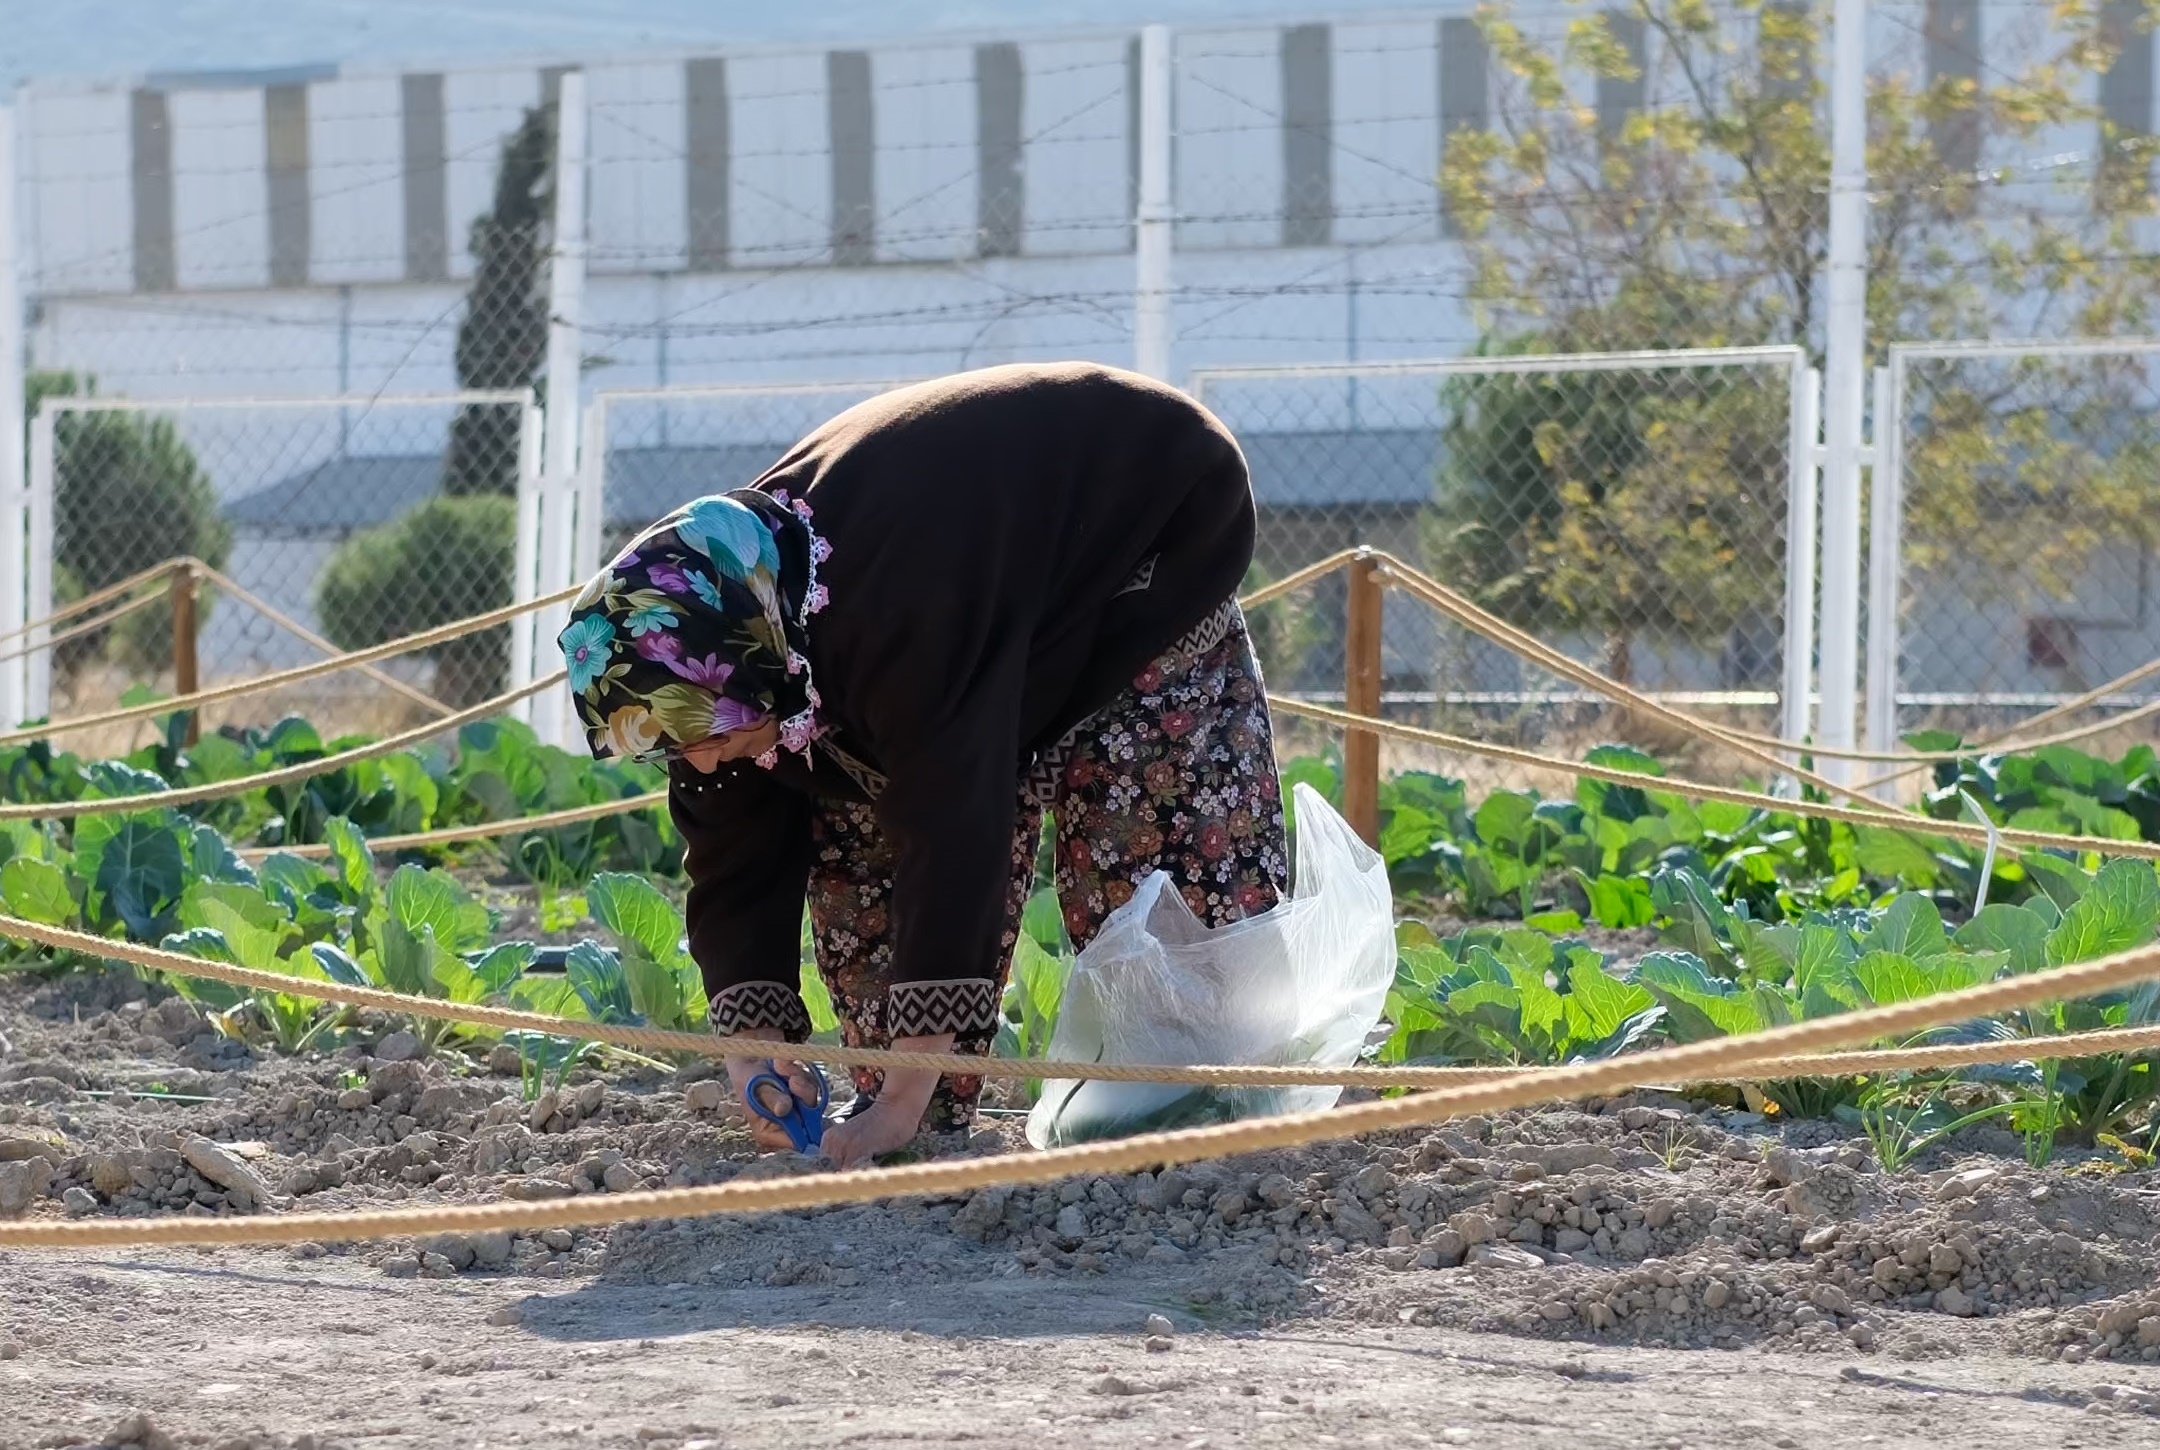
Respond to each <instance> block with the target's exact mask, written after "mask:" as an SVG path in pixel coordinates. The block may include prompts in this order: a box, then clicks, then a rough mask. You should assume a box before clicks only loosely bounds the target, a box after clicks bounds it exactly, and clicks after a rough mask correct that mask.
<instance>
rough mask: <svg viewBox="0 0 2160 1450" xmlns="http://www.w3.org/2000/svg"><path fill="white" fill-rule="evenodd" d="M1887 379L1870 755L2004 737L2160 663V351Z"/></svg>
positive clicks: (1984, 360)
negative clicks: (1990, 733) (1930, 734)
mask: <svg viewBox="0 0 2160 1450" xmlns="http://www.w3.org/2000/svg"><path fill="white" fill-rule="evenodd" d="M1889 374H1890V375H1889V387H1888V389H1887V392H1886V394H1885V396H1886V399H1887V403H1886V406H1885V408H1884V412H1885V414H1886V417H1885V419H1884V423H1883V424H1882V425H1880V426H1879V427H1878V432H1877V437H1878V439H1880V440H1882V443H1883V456H1882V462H1881V467H1880V469H1879V470H1878V475H1877V476H1878V477H1879V478H1880V479H1882V480H1883V481H1884V482H1885V483H1887V484H1889V485H1890V487H1891V488H1892V489H1893V492H1892V493H1890V494H1889V495H1888V496H1887V497H1885V498H1881V499H1878V500H1876V501H1875V503H1876V507H1874V508H1872V509H1871V516H1872V518H1873V527H1872V528H1871V530H1870V540H1869V548H1870V550H1871V553H1872V555H1873V556H1874V557H1875V558H1877V559H1878V560H1880V559H1888V560H1891V561H1894V566H1893V567H1891V568H1890V569H1889V570H1888V571H1887V573H1885V574H1883V575H1880V576H1878V577H1879V578H1880V579H1881V580H1882V581H1883V582H1882V584H1880V585H1878V590H1877V597H1876V598H1875V600H1874V607H1873V608H1871V610H1870V620H1869V635H1868V653H1869V659H1870V670H1869V681H1870V684H1871V686H1872V687H1873V688H1874V689H1875V690H1876V692H1877V694H1878V696H1879V697H1880V696H1882V695H1884V694H1885V693H1887V699H1884V698H1877V699H1875V700H1871V701H1870V708H1869V719H1870V727H1871V728H1870V731H1869V733H1870V736H1871V737H1872V738H1871V743H1872V744H1876V745H1878V746H1884V745H1890V744H1893V743H1895V736H1896V734H1897V733H1898V732H1903V731H1909V730H1912V729H1916V728H1924V727H1930V726H1936V727H1942V728H1947V729H1952V730H1957V731H1960V732H1962V733H1965V734H1968V735H1970V734H1973V733H1975V732H1977V731H1984V730H1987V729H1990V728H1999V727H2001V726H2003V725H2005V724H2007V723H2009V722H2011V721H2013V720H2015V719H2017V718H2019V717H2021V716H2024V715H2029V714H2032V713H2033V712H2035V711H2037V710H2040V709H2043V708H2046V707H2048V706H2051V705H2055V704H2058V703H2060V702H2062V701H2063V700H2065V699H2068V698H2070V697H2072V696H2075V695H2078V694H2082V693H2083V692H2085V691H2087V690H2090V689H2092V688H2094V687H2096V686H2099V685H2102V684H2105V683H2106V682H2107V681H2109V680H2111V679H2113V678H2114V677H2116V676H2117V675H2119V674H2122V673H2123V672H2125V671H2126V670H2128V669H2130V668H2131V667H2133V666H2135V665H2138V664H2142V663H2143V662H2145V661H2146V660H2149V659H2151V658H2153V657H2154V656H2156V655H2160V609H2156V608H2155V605H2154V601H2153V578H2152V574H2153V550H2154V546H2155V542H2156V540H2160V342H2135V341H2133V342H2067V343H2016V342H2005V343H1955V344H1945V345H1920V344H1910V345H1908V344H1900V345H1897V346H1895V347H1893V348H1892V349H1891V353H1890V370H1889ZM1878 486H1879V485H1878ZM1891 581H1894V588H1895V593H1894V596H1891V595H1887V594H1884V593H1882V590H1883V589H1884V588H1887V587H1889V585H1890V583H1891ZM1877 620H1880V621H1881V623H1880V625H1878V624H1877V622H1876V621H1877ZM1892 662H1894V665H1895V668H1894V671H1893V670H1892V668H1891V664H1892ZM2154 688H2155V687H2154V686H2153V684H2152V683H2151V682H2149V681H2148V682H2146V683H2144V684H2142V685H2139V686H2136V687H2135V688H2134V690H2133V691H2132V692H2131V694H2129V695H2128V696H2126V697H2125V698H2123V699H2119V700H2111V701H2104V702H2102V704H2103V706H2113V707H2117V708H2119V707H2120V706H2122V705H2126V704H2137V703H2141V702H2142V701H2144V700H2145V699H2149V698H2151V692H2152V691H2153V690H2154ZM1893 704H1894V710H1893V709H1890V708H1886V707H1887V706H1890V705H1893Z"/></svg>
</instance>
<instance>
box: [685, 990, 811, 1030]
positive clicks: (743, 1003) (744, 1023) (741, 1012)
mask: <svg viewBox="0 0 2160 1450" xmlns="http://www.w3.org/2000/svg"><path fill="white" fill-rule="evenodd" d="M707 1020H708V1021H709V1022H710V1023H711V1024H712V1030H713V1031H714V1032H716V1033H718V1034H719V1035H720V1036H722V1037H726V1036H730V1035H732V1034H734V1033H737V1032H755V1031H759V1030H769V1029H772V1028H778V1029H779V1030H780V1031H782V1032H784V1033H786V1034H787V1040H788V1041H790V1042H801V1041H802V1040H803V1039H804V1038H806V1037H808V1036H809V1035H810V1014H809V1012H808V1011H807V1010H805V1009H804V1007H803V1001H802V994H801V993H800V992H798V991H796V989H795V988H793V987H791V986H789V985H788V984H787V983H785V982H738V983H736V984H735V985H734V986H732V987H730V988H728V989H727V990H726V991H724V992H722V993H721V994H720V995H719V996H717V997H715V998H713V999H712V1008H711V1011H710V1013H709V1016H708V1018H707Z"/></svg>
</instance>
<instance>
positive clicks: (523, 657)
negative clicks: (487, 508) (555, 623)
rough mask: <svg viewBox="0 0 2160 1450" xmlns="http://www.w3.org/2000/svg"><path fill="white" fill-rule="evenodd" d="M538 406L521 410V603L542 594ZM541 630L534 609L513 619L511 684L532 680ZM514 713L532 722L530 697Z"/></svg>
mask: <svg viewBox="0 0 2160 1450" xmlns="http://www.w3.org/2000/svg"><path fill="white" fill-rule="evenodd" d="M544 416H545V415H543V414H542V413H541V411H540V409H539V406H538V405H537V404H536V403H534V402H533V400H532V398H531V397H530V396H528V397H527V398H526V400H525V406H524V407H523V408H522V409H520V410H519V414H518V473H517V539H516V544H515V554H514V556H513V557H514V562H513V563H512V564H511V566H510V567H511V581H510V602H511V603H513V604H523V603H525V602H526V601H527V600H531V599H537V598H539V597H540V489H541V477H542V475H541V455H540V448H541V441H542V433H543V430H544V428H545V427H546V424H545V422H544ZM537 638H538V635H537V631H536V630H535V628H534V621H533V616H532V614H531V613H530V612H527V613H525V614H521V615H519V616H518V617H517V618H516V619H514V620H512V621H510V688H511V689H513V690H514V689H517V688H519V687H520V686H523V685H529V684H531V683H532V681H533V678H534V676H535V674H536V673H538V672H539V670H540V668H541V666H540V662H539V660H538V657H537V656H536V654H535V652H534V651H535V641H536V640H537ZM511 713H512V714H513V715H514V716H516V717H517V718H518V719H520V720H522V721H524V722H525V723H526V724H528V725H530V724H531V723H532V718H533V702H532V697H531V696H529V695H528V696H527V697H526V698H524V699H522V700H520V701H518V702H517V704H516V705H515V706H513V707H512V709H511Z"/></svg>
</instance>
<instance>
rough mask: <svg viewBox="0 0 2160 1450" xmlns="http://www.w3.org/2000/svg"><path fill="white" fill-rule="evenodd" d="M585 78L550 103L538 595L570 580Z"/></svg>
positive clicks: (560, 614) (550, 615)
mask: <svg viewBox="0 0 2160 1450" xmlns="http://www.w3.org/2000/svg"><path fill="white" fill-rule="evenodd" d="M585 119H586V117H585V77H584V75H583V74H582V73H580V72H578V71H566V72H565V73H564V74H563V77H562V81H561V89H560V91H559V92H558V94H557V100H556V130H555V247H554V257H553V259H552V262H551V264H550V266H549V268H548V348H547V374H548V375H547V456H546V465H547V486H546V490H545V493H544V494H543V497H542V501H541V510H540V592H541V593H543V594H551V593H553V592H555V591H556V590H559V589H563V588H565V587H567V586H568V585H569V583H570V580H571V575H572V555H573V550H574V547H575V545H574V541H573V536H572V527H573V522H572V521H573V513H574V510H575V508H576V493H577V446H578V433H579V430H580V427H581V421H582V419H581V410H580V408H579V406H578V382H579V378H578V370H579V368H580V366H581V365H582V361H583V352H584V346H583V337H582V335H581V321H582V319H583V316H584V310H585ZM568 622H569V610H568V609H567V608H565V607H564V606H562V605H560V604H557V605H551V606H549V607H548V608H547V609H545V610H543V611H541V612H540V617H539V619H538V620H537V621H536V622H535V625H534V633H535V635H536V637H537V640H538V644H537V645H536V648H541V649H545V648H547V647H548V646H549V645H551V644H552V643H553V641H554V639H555V636H556V635H558V634H560V633H561V632H562V628H563V626H564V625H565V624H566V623H568ZM570 718H571V714H570V710H569V701H568V697H567V696H566V695H565V694H564V692H563V691H561V690H550V691H547V692H546V693H545V694H543V695H540V696H537V697H535V700H534V706H533V728H534V729H535V730H536V731H538V732H539V734H540V738H541V739H543V740H546V741H548V742H550V743H553V744H558V745H565V746H567V745H568V744H570V743H571V742H570V730H569V722H570Z"/></svg>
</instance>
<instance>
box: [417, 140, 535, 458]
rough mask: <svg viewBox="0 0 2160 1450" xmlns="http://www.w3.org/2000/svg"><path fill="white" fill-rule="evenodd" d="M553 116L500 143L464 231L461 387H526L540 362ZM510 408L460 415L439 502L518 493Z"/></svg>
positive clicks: (514, 419) (514, 420)
mask: <svg viewBox="0 0 2160 1450" xmlns="http://www.w3.org/2000/svg"><path fill="white" fill-rule="evenodd" d="M554 153H555V122H554V112H553V108H552V107H547V106H534V107H532V108H531V109H529V110H527V111H526V112H525V119H524V121H523V122H522V123H521V124H520V125H519V126H518V128H517V130H516V131H514V132H512V133H511V135H510V137H509V139H508V140H507V141H505V142H504V143H503V154H502V164H501V165H500V166H499V167H498V168H497V170H496V173H495V204H494V206H493V207H492V208H491V209H490V210H489V211H488V213H487V214H486V215H485V216H482V217H480V218H478V219H477V220H475V221H474V222H473V225H472V238H471V248H472V255H473V279H472V287H471V289H470V291H468V293H467V294H466V299H465V319H464V321H462V322H460V323H459V324H458V338H457V376H458V386H459V387H461V388H472V389H482V388H529V387H532V386H533V385H534V381H535V379H536V378H537V377H538V375H539V372H540V368H541V364H542V363H543V362H545V361H546V358H547V333H548V304H547V293H546V289H545V287H544V286H543V284H542V277H541V270H540V263H541V259H542V258H543V257H544V256H545V254H546V251H547V223H548V216H549V213H550V211H551V209H552V207H553V204H554V185H553V180H552V177H553V171H552V166H553V161H554ZM522 421H523V420H522V416H521V412H520V410H519V409H517V408H515V407H510V406H506V405H503V404H499V403H478V404H474V405H472V406H470V407H467V408H464V409H461V410H460V411H459V413H458V416H457V419H456V421H455V422H454V423H453V424H452V426H451V431H450V451H449V455H448V456H447V457H446V458H445V459H444V460H443V492H444V493H447V494H453V495H455V494H469V493H500V494H515V493H516V492H517V473H518V429H519V427H520V426H521V424H522Z"/></svg>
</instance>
